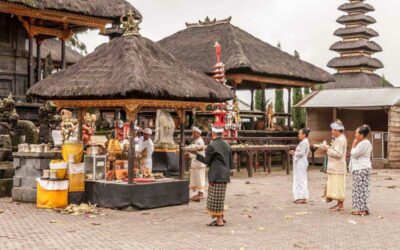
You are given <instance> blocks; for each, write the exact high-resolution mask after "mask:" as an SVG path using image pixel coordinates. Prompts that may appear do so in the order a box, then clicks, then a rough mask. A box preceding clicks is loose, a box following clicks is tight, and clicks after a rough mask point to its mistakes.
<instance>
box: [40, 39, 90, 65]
mask: <svg viewBox="0 0 400 250" xmlns="http://www.w3.org/2000/svg"><path fill="white" fill-rule="evenodd" d="M48 54H51V59H52V60H53V61H55V62H61V42H60V41H59V40H57V39H46V40H44V41H43V42H42V46H41V51H40V57H41V58H45V57H46V56H47V55H48ZM33 56H34V57H35V58H36V42H34V43H33ZM82 57H83V55H82V54H80V53H79V52H77V51H75V50H73V49H71V48H70V47H68V46H66V48H65V59H66V61H67V63H68V64H73V63H76V62H77V61H79V60H80V59H81V58H82Z"/></svg>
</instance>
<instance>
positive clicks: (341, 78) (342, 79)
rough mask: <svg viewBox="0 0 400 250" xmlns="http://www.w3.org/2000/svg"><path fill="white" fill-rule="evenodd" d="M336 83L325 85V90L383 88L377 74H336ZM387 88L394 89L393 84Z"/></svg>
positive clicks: (389, 84) (380, 78) (388, 84)
mask: <svg viewBox="0 0 400 250" xmlns="http://www.w3.org/2000/svg"><path fill="white" fill-rule="evenodd" d="M333 77H334V78H335V82H330V83H327V84H324V89H340V88H344V89H346V88H378V87H382V85H383V79H382V77H380V76H379V75H376V74H367V73H346V74H344V73H343V74H340V73H338V74H334V75H333ZM385 87H393V85H392V84H391V83H389V82H388V83H387V85H385Z"/></svg>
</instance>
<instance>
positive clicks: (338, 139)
mask: <svg viewBox="0 0 400 250" xmlns="http://www.w3.org/2000/svg"><path fill="white" fill-rule="evenodd" d="M331 129H332V132H331V133H332V140H333V142H332V145H331V146H328V145H324V146H322V147H321V148H322V149H324V150H327V155H328V168H327V172H328V181H327V184H326V190H325V198H326V201H327V202H332V201H333V200H336V201H337V205H335V206H333V207H331V208H330V210H331V211H343V210H344V208H343V204H344V199H345V192H346V172H347V164H346V154H347V139H346V136H345V135H344V126H343V124H342V122H341V121H340V120H337V121H336V122H334V123H332V124H331Z"/></svg>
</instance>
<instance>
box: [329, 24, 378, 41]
mask: <svg viewBox="0 0 400 250" xmlns="http://www.w3.org/2000/svg"><path fill="white" fill-rule="evenodd" d="M334 35H335V36H338V37H349V36H352V37H354V36H364V37H368V38H372V37H377V36H379V33H378V32H376V31H375V30H373V29H370V28H367V27H365V26H358V27H348V28H340V29H337V30H336V31H335V33H334Z"/></svg>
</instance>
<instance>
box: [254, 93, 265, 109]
mask: <svg viewBox="0 0 400 250" xmlns="http://www.w3.org/2000/svg"><path fill="white" fill-rule="evenodd" d="M255 104H256V105H255V108H256V110H260V111H262V110H263V106H262V105H263V91H262V90H256V94H255Z"/></svg>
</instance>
